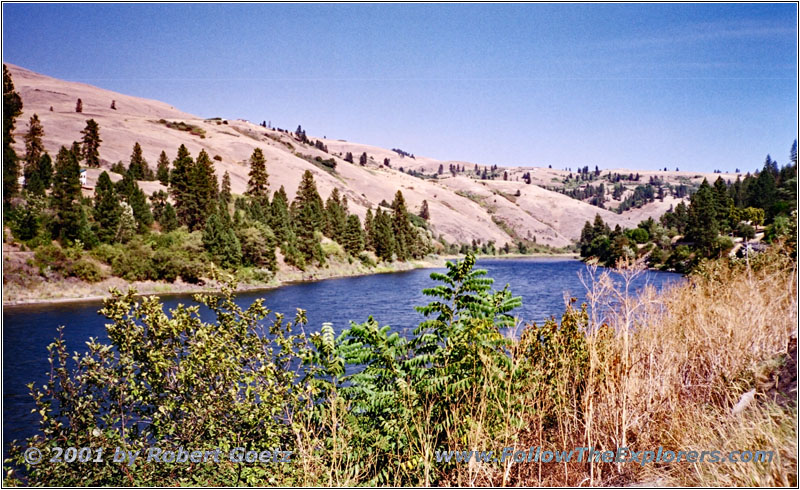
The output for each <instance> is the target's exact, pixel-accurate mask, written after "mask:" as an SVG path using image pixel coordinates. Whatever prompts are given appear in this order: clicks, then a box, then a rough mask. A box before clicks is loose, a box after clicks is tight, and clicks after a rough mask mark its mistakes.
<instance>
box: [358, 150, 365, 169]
mask: <svg viewBox="0 0 800 490" xmlns="http://www.w3.org/2000/svg"><path fill="white" fill-rule="evenodd" d="M358 163H360V164H361V166H362V167H363V166H364V165H366V164H367V152H364V153H362V154H361V156H360V157H359V158H358Z"/></svg>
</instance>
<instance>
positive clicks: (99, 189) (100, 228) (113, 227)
mask: <svg viewBox="0 0 800 490" xmlns="http://www.w3.org/2000/svg"><path fill="white" fill-rule="evenodd" d="M121 214H122V208H121V207H120V204H119V198H118V197H117V192H116V190H115V189H114V184H113V183H112V182H111V178H109V176H108V173H107V172H103V173H101V174H100V177H98V178H97V185H96V186H95V188H94V222H95V225H96V231H95V234H96V235H97V238H98V239H99V240H100V241H101V242H103V243H111V242H112V241H113V240H114V238H115V237H116V236H117V228H119V220H120V215H121Z"/></svg>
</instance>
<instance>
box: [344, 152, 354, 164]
mask: <svg viewBox="0 0 800 490" xmlns="http://www.w3.org/2000/svg"><path fill="white" fill-rule="evenodd" d="M344 161H345V162H350V163H353V154H352V153H350V152H349V151H348V152H347V154H346V155H345V156H344Z"/></svg>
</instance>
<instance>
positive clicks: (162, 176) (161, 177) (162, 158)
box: [156, 151, 169, 185]
mask: <svg viewBox="0 0 800 490" xmlns="http://www.w3.org/2000/svg"><path fill="white" fill-rule="evenodd" d="M156 178H157V179H158V181H159V182H161V185H169V159H168V158H167V153H166V152H165V151H162V152H161V155H159V156H158V166H157V167H156Z"/></svg>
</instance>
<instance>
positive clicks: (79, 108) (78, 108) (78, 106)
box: [75, 99, 83, 112]
mask: <svg viewBox="0 0 800 490" xmlns="http://www.w3.org/2000/svg"><path fill="white" fill-rule="evenodd" d="M75 112H83V101H82V100H81V99H78V102H76V103H75Z"/></svg>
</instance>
